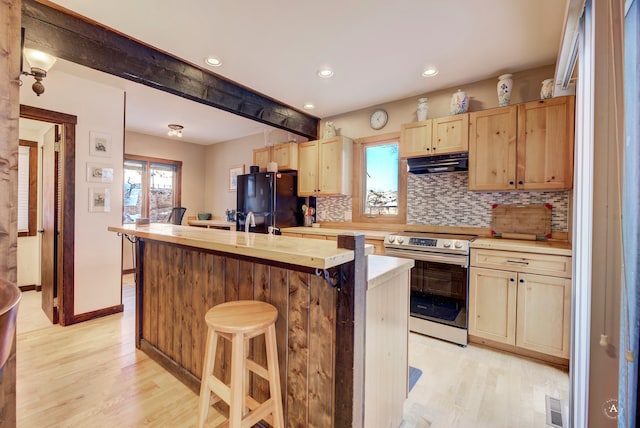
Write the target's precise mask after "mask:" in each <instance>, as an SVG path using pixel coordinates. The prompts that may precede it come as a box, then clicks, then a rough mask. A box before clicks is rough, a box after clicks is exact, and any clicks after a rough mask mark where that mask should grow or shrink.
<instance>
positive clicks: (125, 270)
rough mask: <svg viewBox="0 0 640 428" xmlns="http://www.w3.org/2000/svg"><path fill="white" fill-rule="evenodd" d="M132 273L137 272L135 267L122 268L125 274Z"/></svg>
mask: <svg viewBox="0 0 640 428" xmlns="http://www.w3.org/2000/svg"><path fill="white" fill-rule="evenodd" d="M130 273H136V270H135V268H134V269H122V274H123V275H128V274H130Z"/></svg>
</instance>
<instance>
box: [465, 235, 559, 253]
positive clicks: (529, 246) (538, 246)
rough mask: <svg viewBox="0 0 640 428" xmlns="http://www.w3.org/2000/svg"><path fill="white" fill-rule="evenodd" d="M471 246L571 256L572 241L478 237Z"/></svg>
mask: <svg viewBox="0 0 640 428" xmlns="http://www.w3.org/2000/svg"><path fill="white" fill-rule="evenodd" d="M471 248H484V249H487V250H503V251H524V252H527V253H539V254H556V255H559V256H571V243H569V242H566V241H527V240H520V239H504V238H477V239H475V240H474V241H473V242H471Z"/></svg>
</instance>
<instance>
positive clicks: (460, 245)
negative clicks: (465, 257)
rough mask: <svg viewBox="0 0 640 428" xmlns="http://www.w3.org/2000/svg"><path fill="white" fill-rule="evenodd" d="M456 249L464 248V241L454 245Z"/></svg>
mask: <svg viewBox="0 0 640 428" xmlns="http://www.w3.org/2000/svg"><path fill="white" fill-rule="evenodd" d="M454 247H456V248H462V241H456V243H455V244H454Z"/></svg>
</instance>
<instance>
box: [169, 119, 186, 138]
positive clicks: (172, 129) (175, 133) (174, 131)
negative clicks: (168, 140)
mask: <svg viewBox="0 0 640 428" xmlns="http://www.w3.org/2000/svg"><path fill="white" fill-rule="evenodd" d="M183 129H184V126H182V125H176V124H173V123H172V124H171V125H169V132H167V135H169V136H170V137H178V138H182V130H183Z"/></svg>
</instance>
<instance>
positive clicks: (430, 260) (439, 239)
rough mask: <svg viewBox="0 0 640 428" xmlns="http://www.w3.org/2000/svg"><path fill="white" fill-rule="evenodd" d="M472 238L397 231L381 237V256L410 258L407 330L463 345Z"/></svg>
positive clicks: (465, 332)
mask: <svg viewBox="0 0 640 428" xmlns="http://www.w3.org/2000/svg"><path fill="white" fill-rule="evenodd" d="M474 238H475V236H472V235H455V234H441V233H425V232H398V233H395V234H392V235H388V236H386V237H385V240H384V246H385V255H388V256H394V257H402V258H408V259H413V260H414V261H415V266H414V267H413V268H412V269H411V298H410V301H411V305H410V306H411V308H410V319H409V329H410V330H411V331H413V332H416V333H420V334H424V335H427V336H432V337H436V338H439V339H443V340H447V341H450V342H453V343H457V344H459V345H466V344H467V313H468V308H467V296H468V294H469V285H468V284H469V269H468V268H469V243H470V242H471V241H472V240H473V239H474Z"/></svg>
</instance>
